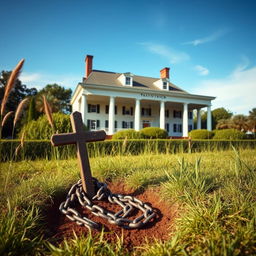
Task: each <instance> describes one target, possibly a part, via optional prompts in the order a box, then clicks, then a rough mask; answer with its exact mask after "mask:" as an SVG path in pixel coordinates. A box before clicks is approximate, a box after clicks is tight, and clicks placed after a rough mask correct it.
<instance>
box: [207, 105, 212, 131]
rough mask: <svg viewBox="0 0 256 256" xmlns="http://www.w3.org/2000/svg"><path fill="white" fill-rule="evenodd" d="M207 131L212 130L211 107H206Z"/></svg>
mask: <svg viewBox="0 0 256 256" xmlns="http://www.w3.org/2000/svg"><path fill="white" fill-rule="evenodd" d="M207 130H208V131H211V130H212V112H211V105H208V106H207Z"/></svg>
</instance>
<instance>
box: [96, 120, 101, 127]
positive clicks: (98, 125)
mask: <svg viewBox="0 0 256 256" xmlns="http://www.w3.org/2000/svg"><path fill="white" fill-rule="evenodd" d="M99 127H100V120H97V128H99Z"/></svg>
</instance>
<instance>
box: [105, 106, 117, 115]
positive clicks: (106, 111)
mask: <svg viewBox="0 0 256 256" xmlns="http://www.w3.org/2000/svg"><path fill="white" fill-rule="evenodd" d="M105 113H106V114H108V113H109V105H106V107H105ZM115 115H117V105H115Z"/></svg>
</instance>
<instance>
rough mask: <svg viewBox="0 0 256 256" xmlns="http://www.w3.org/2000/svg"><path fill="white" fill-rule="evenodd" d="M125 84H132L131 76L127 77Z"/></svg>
mask: <svg viewBox="0 0 256 256" xmlns="http://www.w3.org/2000/svg"><path fill="white" fill-rule="evenodd" d="M125 85H131V78H130V77H129V76H126V77H125Z"/></svg>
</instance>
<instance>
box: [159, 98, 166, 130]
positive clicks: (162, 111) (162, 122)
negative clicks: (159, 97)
mask: <svg viewBox="0 0 256 256" xmlns="http://www.w3.org/2000/svg"><path fill="white" fill-rule="evenodd" d="M160 128H161V129H165V102H164V101H161V102H160Z"/></svg>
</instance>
